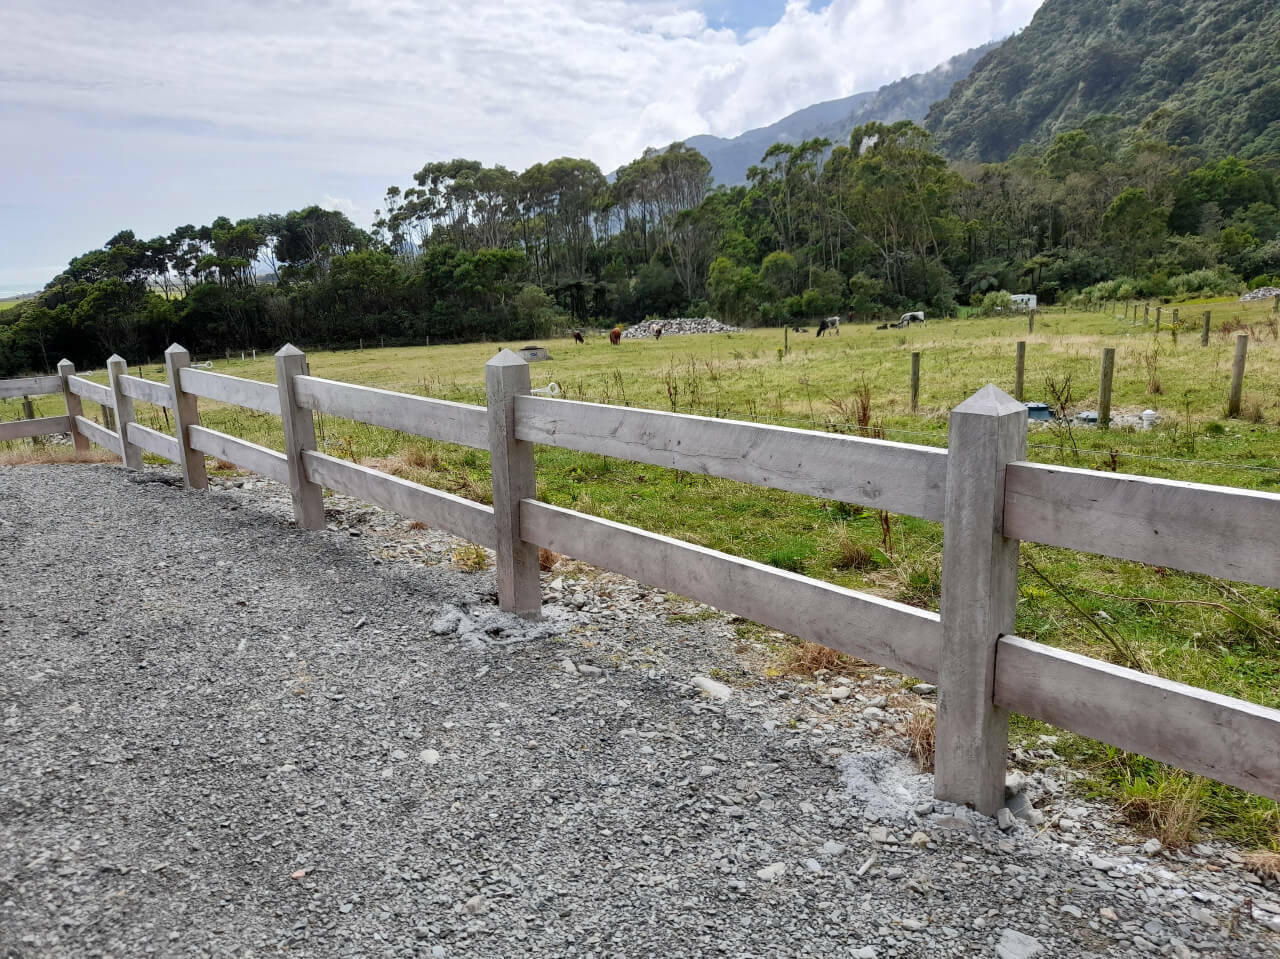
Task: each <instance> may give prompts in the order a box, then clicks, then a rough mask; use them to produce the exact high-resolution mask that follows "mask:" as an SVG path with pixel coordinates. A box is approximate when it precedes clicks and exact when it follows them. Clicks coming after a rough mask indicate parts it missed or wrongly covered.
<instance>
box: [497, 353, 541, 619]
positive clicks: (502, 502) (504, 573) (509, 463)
mask: <svg viewBox="0 0 1280 959" xmlns="http://www.w3.org/2000/svg"><path fill="white" fill-rule="evenodd" d="M484 384H485V393H486V396H487V398H488V407H489V424H488V427H489V428H488V434H489V461H490V464H491V468H492V475H493V518H494V524H495V527H496V530H497V541H496V544H495V546H494V553H495V554H496V557H497V559H496V563H495V568H496V571H497V579H498V605H499V606H500V607H501V608H502V609H504V610H507V611H508V612H512V613H518V614H519V615H521V616H536V615H537V614H538V613H540V612H541V611H542V587H541V586H540V584H539V581H538V547H537V546H536V545H535V544H533V543H531V542H528V541H527V540H526V539H524V538H523V537H522V536H521V524H520V511H521V509H522V505H521V504H522V501H523V500H527V499H532V498H533V497H534V496H535V495H536V478H535V475H534V466H533V444H532V443H531V442H528V441H527V440H524V439H521V438H520V437H519V434H518V431H517V429H516V400H517V398H518V397H525V396H527V395H528V393H529V364H528V363H526V362H525V361H524V360H523V359H521V358H520V357H519V356H518V355H517V354H515V353H513V352H511V351H510V350H503V351H502V352H501V353H499V354H498V355H497V356H495V357H494V358H493V359H491V360H489V362H488V363H486V364H485V365H484Z"/></svg>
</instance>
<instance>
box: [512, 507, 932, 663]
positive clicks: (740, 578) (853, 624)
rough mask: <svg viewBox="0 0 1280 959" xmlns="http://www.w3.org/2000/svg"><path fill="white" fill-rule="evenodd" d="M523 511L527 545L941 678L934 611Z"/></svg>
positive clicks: (605, 525) (621, 530)
mask: <svg viewBox="0 0 1280 959" xmlns="http://www.w3.org/2000/svg"><path fill="white" fill-rule="evenodd" d="M520 505H521V511H520V517H521V523H520V533H521V535H522V536H523V537H524V539H525V540H527V541H529V542H530V543H534V544H536V545H538V546H544V547H546V548H547V549H550V550H554V551H555V552H557V553H564V554H565V555H566V556H572V557H574V558H575V559H580V560H583V561H585V562H588V563H591V564H593V565H595V566H600V567H603V568H605V569H611V570H614V571H615V572H619V573H622V574H623V575H624V576H630V577H631V578H632V579H635V580H639V581H640V582H642V583H647V584H649V585H650V586H658V587H661V588H663V589H670V590H673V591H675V592H678V593H680V594H681V595H682V596H689V597H691V598H693V599H696V600H698V601H700V602H703V603H707V604H708V605H710V606H715V607H716V608H717V609H723V610H732V611H733V612H735V613H737V614H739V615H741V616H744V617H746V618H747V619H750V620H752V621H753V622H757V623H762V624H764V625H766V626H772V627H773V628H774V629H780V630H783V631H784V632H787V633H790V634H792V635H793V636H799V637H801V638H803V639H808V640H812V641H813V642H815V643H821V644H822V645H823V646H828V647H830V648H831V649H836V650H839V651H840V652H843V653H848V654H849V655H850V656H856V657H858V658H860V659H866V660H868V661H870V662H873V663H876V664H878V665H881V666H887V667H888V668H890V669H896V670H898V671H899V672H902V673H905V674H907V675H908V676H917V677H919V678H921V679H925V680H928V681H930V682H933V681H935V679H936V677H937V674H938V647H939V643H940V641H941V629H940V628H939V625H938V614H937V613H932V612H929V611H928V610H924V609H917V608H916V607H914V606H907V605H905V604H903V603H896V602H894V601H893V600H888V599H882V598H881V597H879V596H872V595H871V594H869V593H859V592H857V591H855V590H851V589H845V588H844V587H842V586H834V585H832V584H830V583H823V582H819V581H818V580H813V579H809V578H808V577H807V576H801V575H800V574H798V573H791V572H788V571H787V570H782V569H775V568H774V567H772V566H766V565H764V564H763V563H756V562H752V561H751V560H748V559H741V558H739V557H737V556H730V555H728V554H727V553H720V552H717V551H716V550H713V549H707V548H706V547H704V546H695V545H693V544H691V543H685V542H682V541H681V540H678V539H671V538H670V537H667V536H659V535H658V534H657V533H650V532H647V531H645V530H642V529H636V528H635V527H633V526H624V525H622V524H621V523H614V522H610V521H609V520H604V519H597V518H596V517H594V516H585V515H583V514H582V513H577V512H574V511H573V510H569V509H564V508H562V507H559V506H551V505H548V504H546V503H539V502H537V501H535V500H532V499H529V500H525V501H524V502H523V503H521V504H520Z"/></svg>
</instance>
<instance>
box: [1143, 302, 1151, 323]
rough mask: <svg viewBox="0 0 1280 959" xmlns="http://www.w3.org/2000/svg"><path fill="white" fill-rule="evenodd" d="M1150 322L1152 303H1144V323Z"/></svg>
mask: <svg viewBox="0 0 1280 959" xmlns="http://www.w3.org/2000/svg"><path fill="white" fill-rule="evenodd" d="M1150 322H1151V304H1150V303H1143V304H1142V325H1143V326H1146V325H1147V324H1148V323H1150Z"/></svg>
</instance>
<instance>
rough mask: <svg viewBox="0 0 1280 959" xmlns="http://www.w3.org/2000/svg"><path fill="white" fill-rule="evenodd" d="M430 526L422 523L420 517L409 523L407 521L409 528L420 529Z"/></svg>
mask: <svg viewBox="0 0 1280 959" xmlns="http://www.w3.org/2000/svg"><path fill="white" fill-rule="evenodd" d="M430 528H431V527H429V526H428V525H427V524H426V523H424V522H423V521H422V520H420V519H415V520H413V521H412V522H411V523H409V529H415V530H422V529H430Z"/></svg>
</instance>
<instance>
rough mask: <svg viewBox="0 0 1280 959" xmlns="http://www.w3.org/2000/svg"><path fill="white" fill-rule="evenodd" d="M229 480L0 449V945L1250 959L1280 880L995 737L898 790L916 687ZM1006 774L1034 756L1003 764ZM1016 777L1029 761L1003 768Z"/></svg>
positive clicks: (655, 595) (233, 952)
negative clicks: (995, 783) (309, 513)
mask: <svg viewBox="0 0 1280 959" xmlns="http://www.w3.org/2000/svg"><path fill="white" fill-rule="evenodd" d="M327 509H328V512H329V515H330V528H329V529H328V530H326V531H317V532H309V531H302V530H297V529H294V528H293V527H292V525H291V523H290V522H289V519H288V517H289V512H288V497H287V495H286V494H285V492H284V491H283V490H282V489H281V488H280V487H278V486H276V485H275V484H272V483H269V482H267V481H263V480H256V479H252V478H250V479H237V480H233V481H225V480H223V481H218V482H217V484H216V488H214V489H212V490H211V491H210V492H208V493H191V492H186V491H184V490H182V489H181V488H180V487H179V485H178V484H177V483H176V481H175V478H174V477H173V475H172V473H170V472H166V471H161V470H155V469H149V470H147V471H146V472H144V473H142V474H129V473H126V472H124V471H123V470H121V469H120V468H118V467H114V466H52V467H15V468H9V469H4V470H0V651H2V655H0V712H2V713H3V726H2V727H0V759H2V760H3V770H4V775H3V779H2V780H0V956H4V957H23V959H31V957H44V956H50V957H53V956H56V957H81V956H84V957H89V956H95V957H97V956H111V957H115V956H121V957H124V956H183V957H185V956H193V957H194V956H239V957H249V956H267V955H278V954H289V955H302V956H317V957H326V956H429V957H433V959H437V957H462V956H485V957H487V956H524V955H529V956H557V957H558V956H579V957H588V956H596V957H604V956H646V957H647V956H663V957H695V956H696V957H702V956H732V957H744V959H745V957H764V956H770V957H783V956H786V957H791V956H842V957H860V959H868V957H870V959H882V957H913V956H1000V957H1030V956H1045V957H1048V956H1061V957H1081V956H1097V957H1101V956H1127V955H1153V956H1154V955H1168V956H1178V957H1187V956H1192V955H1203V956H1271V957H1275V956H1280V894H1278V893H1277V888H1276V885H1275V883H1274V881H1272V880H1264V879H1262V878H1260V877H1257V876H1254V875H1253V874H1252V873H1250V872H1248V871H1247V870H1245V869H1244V868H1243V866H1242V864H1241V860H1240V857H1239V856H1238V855H1236V853H1235V852H1234V851H1233V850H1230V849H1228V848H1226V847H1223V846H1219V845H1205V846H1198V847H1196V848H1195V849H1193V850H1189V851H1186V852H1182V851H1167V850H1161V849H1160V848H1159V844H1158V843H1156V844H1155V845H1154V846H1153V845H1152V844H1151V843H1147V844H1146V845H1145V846H1144V845H1143V840H1142V839H1141V838H1140V837H1134V836H1132V835H1131V834H1129V833H1128V832H1126V831H1125V830H1124V829H1123V827H1122V826H1120V825H1118V824H1116V823H1115V822H1114V813H1113V812H1112V811H1110V810H1107V809H1105V808H1103V807H1098V806H1094V805H1090V804H1088V803H1085V802H1083V801H1082V800H1080V799H1079V798H1078V797H1076V796H1073V795H1072V794H1071V792H1070V791H1069V789H1068V788H1067V786H1066V784H1065V783H1066V780H1067V778H1069V775H1070V774H1069V772H1067V771H1052V770H1051V771H1049V772H1045V771H1043V768H1042V767H1043V766H1044V763H1043V761H1042V760H1044V759H1045V758H1046V757H1050V758H1051V757H1052V756H1053V753H1052V738H1051V737H1050V738H1048V739H1047V740H1046V741H1045V742H1044V743H1042V744H1041V746H1042V748H1040V749H1037V750H1032V751H1031V753H1027V754H1022V755H1019V756H1017V757H1015V759H1017V760H1018V761H1019V762H1020V763H1021V764H1022V765H1024V766H1025V767H1026V768H1027V769H1028V770H1032V771H1029V772H1026V773H1019V772H1014V773H1013V774H1012V775H1011V780H1010V784H1009V790H1008V792H1009V797H1010V798H1009V808H1008V809H1007V810H1005V811H1003V812H1002V815H1001V817H1000V819H999V820H993V819H987V818H986V817H981V816H977V815H974V814H972V813H971V812H969V811H968V810H964V809H957V808H955V807H949V806H946V805H944V804H935V803H934V802H933V801H932V799H931V780H930V777H928V776H926V775H923V774H921V773H919V772H918V770H916V768H915V767H914V766H913V765H912V764H911V763H910V762H909V761H907V760H906V759H905V757H903V756H902V755H901V753H900V752H898V750H899V749H900V748H901V746H902V737H901V733H900V731H899V729H898V726H899V724H900V721H901V720H902V719H903V718H904V717H905V715H906V713H907V711H908V710H909V709H910V708H912V705H913V704H917V703H918V702H919V701H921V696H923V698H924V700H927V699H928V698H929V697H930V696H931V695H932V690H931V688H930V687H927V686H923V685H920V686H917V687H916V691H915V692H908V691H907V690H904V689H903V688H902V684H901V681H900V679H899V678H897V677H893V676H889V675H885V674H879V673H875V672H874V671H871V670H868V671H867V672H866V674H865V675H862V676H856V677H833V676H830V675H826V674H820V675H819V676H818V678H817V680H816V681H809V680H807V679H805V680H802V679H794V678H766V676H765V675H764V672H763V670H762V669H761V668H760V662H759V661H758V660H759V659H760V657H762V656H763V655H764V652H763V647H762V646H761V644H760V643H758V642H757V641H756V640H755V639H754V638H752V634H750V633H745V634H743V635H740V633H743V632H744V631H742V630H740V629H739V628H738V627H740V626H741V625H742V624H740V623H736V622H735V621H733V620H732V619H730V618H728V617H726V616H723V615H720V614H717V613H714V612H713V611H710V610H707V609H706V608H705V607H701V606H699V605H698V604H694V603H690V602H689V601H687V600H682V599H681V598H679V597H674V596H669V595H667V594H664V593H661V592H659V591H655V590H650V589H646V588H644V587H641V586H639V585H637V584H635V583H633V582H631V581H629V580H625V579H623V578H621V577H617V576H613V575H606V574H600V573H598V572H597V571H592V570H590V569H588V568H585V567H580V566H575V565H573V564H568V563H565V564H562V565H561V566H560V567H558V568H557V569H556V570H554V571H552V572H551V573H548V574H547V575H546V580H545V582H544V588H545V594H546V597H547V606H546V613H547V615H546V617H545V618H544V619H543V620H541V621H538V622H532V623H531V622H527V621H524V620H519V619H515V618H512V617H510V616H507V615H505V614H503V613H501V612H499V611H498V610H497V608H496V606H495V604H494V586H493V580H492V576H491V574H490V573H487V572H482V573H466V572H462V571H460V570H459V569H457V568H454V567H453V566H452V565H451V562H450V556H451V555H452V552H453V551H454V550H455V549H456V548H457V546H458V545H459V544H458V543H457V542H456V541H454V540H452V539H451V538H449V537H448V536H446V535H444V534H442V533H439V532H436V531H433V530H422V529H418V528H415V527H413V526H411V525H410V524H408V523H406V522H404V521H403V520H401V519H399V518H398V517H395V516H392V515H390V514H386V513H383V512H382V511H380V510H377V509H374V508H372V507H367V506H362V505H360V504H358V503H355V502H353V501H350V500H346V499H344V498H341V497H334V498H332V499H331V500H329V501H327ZM1037 763H1038V765H1037ZM1033 767H1034V768H1033Z"/></svg>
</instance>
